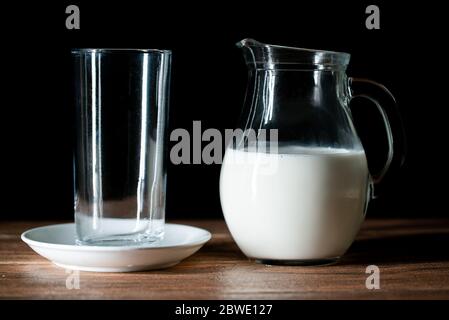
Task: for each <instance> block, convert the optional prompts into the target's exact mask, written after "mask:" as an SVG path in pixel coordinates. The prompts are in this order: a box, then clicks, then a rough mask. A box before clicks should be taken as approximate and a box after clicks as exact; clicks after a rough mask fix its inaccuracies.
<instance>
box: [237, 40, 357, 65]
mask: <svg viewBox="0 0 449 320" xmlns="http://www.w3.org/2000/svg"><path fill="white" fill-rule="evenodd" d="M236 45H237V47H239V48H241V49H242V50H243V57H244V58H245V61H246V64H247V65H248V67H254V68H256V69H296V70H301V69H305V70H307V69H312V70H316V69H319V70H321V69H324V70H326V69H327V70H329V69H331V70H338V69H339V70H345V69H346V66H347V65H348V63H349V59H350V54H349V53H345V52H336V51H326V50H315V49H305V48H295V47H287V46H280V45H272V44H266V43H262V42H259V41H256V40H254V39H251V38H246V39H243V40H241V41H239V42H237V44H236Z"/></svg>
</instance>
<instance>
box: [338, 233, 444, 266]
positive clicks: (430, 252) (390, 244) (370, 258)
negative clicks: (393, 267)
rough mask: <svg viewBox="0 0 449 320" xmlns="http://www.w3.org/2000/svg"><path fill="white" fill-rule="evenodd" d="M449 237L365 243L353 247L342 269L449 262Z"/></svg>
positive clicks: (396, 238)
mask: <svg viewBox="0 0 449 320" xmlns="http://www.w3.org/2000/svg"><path fill="white" fill-rule="evenodd" d="M447 248H449V233H448V232H444V233H431V234H430V233H429V234H415V235H403V236H389V237H384V238H377V239H361V240H357V241H355V242H354V243H353V245H352V246H351V248H350V249H349V250H348V252H347V253H346V255H345V256H343V258H342V259H341V260H340V262H339V264H340V265H345V264H351V265H354V264H362V265H369V264H376V263H379V264H380V263H381V264H396V263H401V264H404V263H405V264H406V263H417V262H437V261H448V260H449V250H447Z"/></svg>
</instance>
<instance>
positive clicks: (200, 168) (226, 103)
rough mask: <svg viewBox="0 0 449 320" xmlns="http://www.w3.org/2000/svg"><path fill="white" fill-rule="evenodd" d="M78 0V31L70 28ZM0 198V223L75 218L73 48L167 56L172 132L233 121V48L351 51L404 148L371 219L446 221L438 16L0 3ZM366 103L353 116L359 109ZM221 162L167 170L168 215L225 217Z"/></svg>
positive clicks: (291, 4)
mask: <svg viewBox="0 0 449 320" xmlns="http://www.w3.org/2000/svg"><path fill="white" fill-rule="evenodd" d="M69 4H77V5H79V7H80V11H81V29H80V30H67V29H66V28H65V19H66V14H65V8H66V6H67V5H69ZM369 4H376V5H378V6H379V7H380V14H381V29H380V30H367V29H366V28H365V18H366V14H365V8H366V7H367V5H369ZM1 12H2V15H1V40H0V41H1V43H2V48H1V52H2V59H1V64H2V68H1V72H0V77H1V78H2V84H1V96H0V99H1V115H0V121H1V128H0V130H1V131H0V133H1V136H0V137H1V142H2V147H1V149H0V150H1V157H0V162H1V163H0V164H1V165H0V170H1V180H0V181H1V184H2V189H1V203H0V216H1V217H2V218H7V219H43V218H71V216H72V214H73V213H72V192H73V190H72V141H71V134H72V127H73V122H72V116H73V108H72V96H71V94H70V88H71V85H72V79H71V76H70V70H71V64H70V62H71V61H70V59H71V57H70V49H71V48H74V47H130V48H161V49H171V50H173V68H172V70H173V73H172V91H171V93H172V95H171V96H172V99H171V109H170V129H173V128H178V127H183V128H187V129H189V130H191V127H192V121H193V120H201V121H202V125H203V128H208V127H214V128H219V129H224V128H233V127H234V125H235V124H236V121H237V118H238V116H239V112H240V110H241V107H242V103H243V95H244V91H245V86H246V67H245V65H244V63H243V59H242V57H241V53H240V51H239V50H238V49H237V48H236V47H235V46H234V44H235V42H237V41H239V40H241V39H242V38H245V37H252V38H255V39H257V40H259V41H262V42H267V43H276V44H283V45H290V46H299V47H308V48H319V49H327V50H337V51H345V52H350V53H351V54H352V59H351V64H350V67H349V69H348V74H349V75H353V76H360V77H367V78H371V79H374V80H376V81H379V82H381V83H383V84H385V85H386V86H387V87H388V88H390V90H391V91H392V92H393V93H394V94H395V95H396V97H397V100H398V104H399V109H400V112H401V114H402V116H403V121H404V125H405V129H406V133H407V137H408V156H407V159H406V162H405V164H404V166H403V167H402V168H401V169H399V168H398V161H395V163H394V168H393V170H392V171H391V172H390V173H389V175H388V176H387V179H386V180H385V182H384V184H383V185H382V186H381V187H379V193H380V196H379V198H378V199H377V200H375V201H373V202H372V203H371V205H370V209H369V213H368V214H369V216H392V217H394V216H402V217H404V216H409V217H420V216H423V217H428V216H445V215H447V212H446V210H445V209H443V208H444V205H445V200H446V199H445V196H446V190H445V189H446V188H445V181H446V180H447V174H446V170H445V169H446V168H445V167H444V165H445V163H446V155H445V152H444V146H445V145H446V143H445V137H444V135H445V133H446V123H447V118H446V117H445V115H444V109H445V108H447V103H446V99H445V93H446V92H445V91H447V88H446V83H447V80H445V81H442V80H440V79H444V78H443V77H438V76H439V75H441V76H444V75H445V70H446V69H447V57H446V56H447V54H445V53H444V52H445V51H444V50H443V42H444V41H447V39H445V37H446V36H447V35H446V34H445V33H444V32H443V21H444V20H443V17H440V13H441V15H443V14H444V10H443V9H442V8H439V7H438V5H436V4H435V5H433V4H430V2H426V5H424V4H422V3H418V4H416V5H413V4H410V3H408V4H407V5H406V4H404V3H398V2H396V4H393V3H392V1H390V2H389V3H383V2H380V1H373V2H366V1H360V2H356V1H354V2H347V1H344V2H343V1H340V2H339V3H338V4H335V3H334V4H332V2H331V1H328V2H326V1H314V2H313V4H312V3H310V2H307V1H287V2H283V1H271V2H270V3H267V4H264V3H263V2H261V1H255V2H253V3H251V2H246V3H245V4H243V3H239V2H235V3H234V2H231V1H225V2H215V1H209V2H205V4H199V1H187V2H185V3H184V4H179V3H175V2H168V1H158V2H156V1H131V0H127V1H120V2H117V3H114V4H113V3H111V2H106V1H95V3H94V1H90V2H87V1H73V2H68V1H62V2H61V3H57V2H56V1H54V3H53V2H47V3H42V2H39V3H38V2H34V3H23V2H16V3H15V4H14V5H12V4H9V5H6V4H3V3H2V7H1ZM353 107H354V109H357V110H358V111H357V112H355V113H356V118H357V119H356V120H357V129H358V131H359V133H360V135H361V137H362V140H363V143H364V145H365V148H366V149H367V152H368V158H369V162H370V166H371V167H376V163H379V162H380V160H381V159H382V156H383V153H382V152H383V151H384V149H385V140H384V139H385V136H384V134H383V131H382V130H383V129H382V126H380V125H377V123H380V122H379V118H378V116H377V115H376V113H375V112H374V111H372V110H373V108H372V106H369V105H365V104H363V103H361V102H360V103H358V104H355V105H354V106H353ZM361 109H363V111H362V112H361V111H360V110H361ZM219 171H220V166H219V165H179V166H174V165H169V168H168V194H167V201H168V203H167V217H168V218H173V217H185V218H190V217H192V218H197V217H211V218H212V217H221V209H220V202H219V195H218V177H219Z"/></svg>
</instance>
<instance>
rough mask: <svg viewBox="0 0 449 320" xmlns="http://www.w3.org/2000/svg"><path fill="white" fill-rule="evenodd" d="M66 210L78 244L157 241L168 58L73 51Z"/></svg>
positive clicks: (157, 53)
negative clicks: (70, 199) (70, 183)
mask: <svg viewBox="0 0 449 320" xmlns="http://www.w3.org/2000/svg"><path fill="white" fill-rule="evenodd" d="M72 56H73V59H74V62H75V91H76V93H75V97H76V100H75V104H76V139H75V140H76V141H75V151H74V180H75V194H74V209H75V222H76V231H77V237H78V243H79V244H88V245H92V244H93V245H132V244H136V243H143V242H149V241H155V240H158V239H160V238H162V237H163V233H164V216H165V189H166V187H165V186H166V163H165V150H164V149H165V144H166V143H165V142H166V137H167V112H168V102H169V79H170V64H171V52H170V51H168V50H156V49H76V50H73V51H72Z"/></svg>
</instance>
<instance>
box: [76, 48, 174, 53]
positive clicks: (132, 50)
mask: <svg viewBox="0 0 449 320" xmlns="http://www.w3.org/2000/svg"><path fill="white" fill-rule="evenodd" d="M71 53H72V54H83V53H134V54H136V53H160V54H171V53H172V52H171V50H166V49H144V48H73V49H71Z"/></svg>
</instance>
